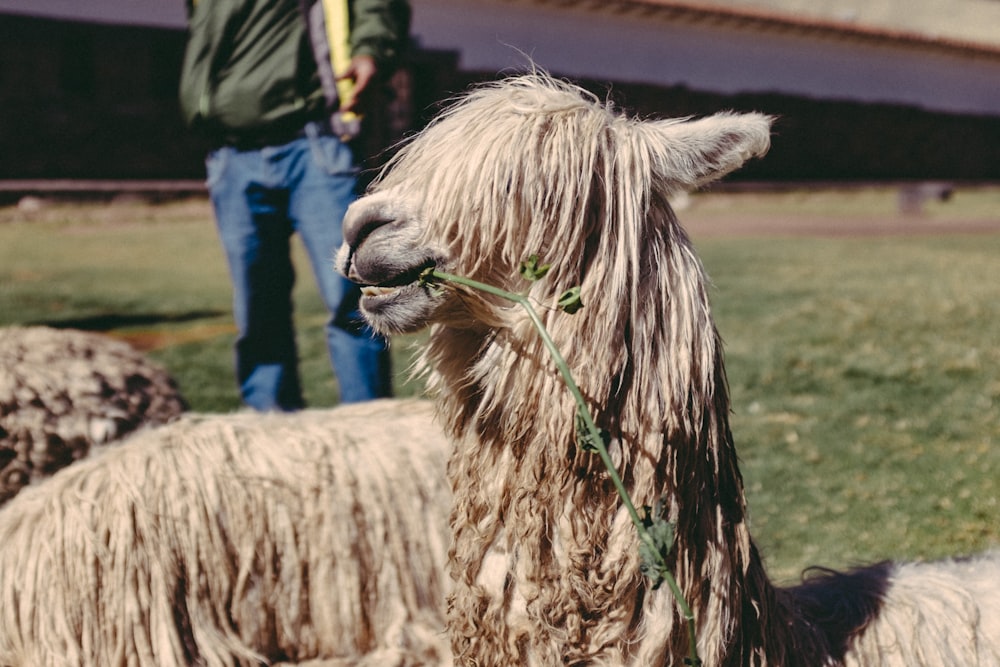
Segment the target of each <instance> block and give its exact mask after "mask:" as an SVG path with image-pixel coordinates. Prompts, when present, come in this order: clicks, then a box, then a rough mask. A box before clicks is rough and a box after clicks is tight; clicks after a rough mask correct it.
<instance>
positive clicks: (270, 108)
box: [180, 0, 410, 411]
mask: <svg viewBox="0 0 1000 667" xmlns="http://www.w3.org/2000/svg"><path fill="white" fill-rule="evenodd" d="M336 2H341V3H343V2H346V3H348V4H347V6H348V7H349V11H350V35H349V37H350V40H349V43H350V60H349V63H346V64H345V65H340V70H341V72H342V74H341V76H340V77H339V78H340V79H350V80H353V83H354V90H353V95H343V97H344V98H345V99H339V96H338V93H337V90H336V86H335V85H334V84H333V81H334V74H333V69H332V66H331V63H330V58H329V49H330V45H329V44H328V43H327V41H326V39H325V37H326V36H328V35H330V36H333V37H336V35H332V34H331V33H333V32H335V31H336V29H337V27H338V25H341V24H343V23H344V22H346V21H340V22H339V23H338V21H337V17H333V18H331V17H330V16H329V14H327V15H326V18H324V12H323V9H324V6H326V8H327V10H329V5H330V4H335V3H336ZM186 3H187V10H188V19H189V21H188V22H189V28H190V30H189V36H188V43H187V49H186V52H185V55H184V63H183V67H182V75H181V85H180V99H181V108H182V111H183V113H184V116H185V120H186V121H187V122H188V124H189V125H190V126H191V127H193V128H195V129H196V130H198V131H200V132H203V133H207V135H208V136H209V137H210V139H211V140H212V141H213V145H214V149H213V150H212V151H211V152H210V153H209V155H208V158H207V159H206V171H207V185H208V189H209V193H210V196H211V200H212V205H213V207H214V209H215V218H216V224H217V227H218V232H219V237H220V239H221V241H222V245H223V247H224V249H225V253H226V258H227V262H228V265H229V272H230V277H231V279H232V284H233V311H234V317H235V320H236V326H237V330H238V337H237V341H236V376H237V382H238V384H239V387H240V393H241V396H242V399H243V402H244V403H245V404H246V405H249V406H250V407H252V408H255V409H257V410H262V411H263V410H285V411H290V410H297V409H299V408H302V407H303V406H304V400H303V397H302V387H301V382H300V379H299V371H298V352H297V348H296V343H295V331H294V325H293V319H292V310H293V304H292V286H293V284H294V281H295V272H294V268H293V266H292V261H291V256H290V245H289V241H290V237H291V235H292V234H293V233H295V232H298V234H299V236H300V237H301V239H302V241H303V244H304V245H305V248H306V250H307V252H308V255H309V259H310V262H311V264H312V268H313V273H314V274H315V277H316V281H317V283H318V285H319V290H320V293H321V295H322V297H323V300H324V302H325V303H326V306H327V308H328V309H329V311H330V320H329V321H328V323H327V325H326V340H327V346H328V348H329V352H330V360H331V362H332V365H333V369H334V371H335V373H336V376H337V380H338V383H339V385H340V397H341V400H342V401H345V402H350V401H361V400H367V399H371V398H377V397H380V396H387V395H389V394H390V392H391V378H390V370H389V355H388V349H387V342H386V340H385V339H383V338H380V337H377V336H375V335H374V334H373V333H372V332H371V330H370V329H368V327H367V326H366V325H364V323H363V321H362V320H361V318H360V316H359V314H358V312H357V305H358V300H359V288H358V287H357V286H356V285H354V284H352V283H350V282H349V281H347V280H346V279H345V278H343V277H342V276H340V275H339V274H337V272H336V271H334V270H333V266H332V261H333V257H334V253H335V252H336V249H337V248H338V247H339V246H340V243H341V221H342V218H343V215H344V212H345V211H346V209H347V206H348V205H349V204H350V203H351V201H353V200H354V198H355V197H356V195H357V192H356V190H357V188H358V172H359V168H358V162H357V160H356V159H355V155H354V154H353V150H352V146H351V144H350V138H351V135H353V134H356V130H357V127H356V123H355V122H348V123H344V122H340V121H342V120H344V119H345V118H348V116H349V114H346V113H345V112H353V111H359V112H363V110H364V109H363V106H364V100H365V97H366V93H368V92H370V91H371V89H372V88H373V87H374V85H375V82H376V81H377V80H378V79H379V78H380V77H382V76H384V75H385V74H387V72H388V70H389V68H390V67H391V66H392V64H393V62H394V60H395V58H396V57H397V55H398V53H399V49H400V48H401V46H402V44H403V42H404V40H405V38H406V35H407V31H408V28H409V16H410V10H409V5H408V4H407V3H406V2H405V0H333V2H331V0H186ZM341 9H343V7H342V8H341ZM344 18H345V19H346V12H345V16H344ZM344 50H345V51H346V50H347V49H344ZM335 52H336V49H335ZM338 64H339V63H338ZM345 67H346V69H345Z"/></svg>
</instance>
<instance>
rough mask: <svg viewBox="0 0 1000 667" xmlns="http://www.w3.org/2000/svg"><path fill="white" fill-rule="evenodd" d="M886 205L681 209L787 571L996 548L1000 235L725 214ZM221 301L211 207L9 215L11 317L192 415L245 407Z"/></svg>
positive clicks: (319, 363)
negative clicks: (147, 364) (867, 229)
mask: <svg viewBox="0 0 1000 667" xmlns="http://www.w3.org/2000/svg"><path fill="white" fill-rule="evenodd" d="M893 202H894V199H893V195H892V193H891V192H883V191H870V192H869V191H865V192H862V193H859V194H857V195H844V194H843V193H841V194H840V195H838V196H833V195H830V194H829V193H817V194H808V193H791V194H783V195H707V196H699V197H696V198H695V200H694V204H693V205H692V207H691V209H690V210H688V211H684V212H682V213H681V218H682V219H684V220H688V221H690V224H689V228H690V229H691V231H692V235H693V236H694V238H695V241H696V244H697V246H698V249H699V251H700V253H701V255H702V257H703V258H704V261H705V263H706V265H707V267H708V270H709V272H710V274H711V275H712V277H713V280H714V283H715V286H714V288H713V301H714V305H715V314H716V318H717V321H718V325H719V329H720V331H721V332H722V335H723V337H724V339H725V341H726V350H727V354H728V357H727V358H728V370H729V379H730V385H731V389H732V395H733V408H734V415H733V430H734V433H735V436H736V440H737V446H738V447H739V449H740V453H741V457H742V464H743V470H744V475H745V478H746V483H747V489H748V495H749V503H750V508H751V517H752V526H753V531H754V534H755V535H756V537H757V538H758V540H759V542H760V544H761V546H762V548H763V550H764V552H765V555H766V556H767V558H768V561H769V563H770V565H771V568H772V572H773V574H774V575H775V576H776V577H777V578H779V579H786V580H787V579H790V578H792V577H794V576H796V574H797V573H798V572H799V571H800V570H801V569H802V568H803V567H806V566H808V565H811V564H824V565H830V566H835V567H842V566H847V565H850V564H852V563H857V562H864V561H870V560H874V559H881V558H887V557H900V556H905V557H936V556H942V555H946V554H961V553H968V552H972V551H977V550H981V549H983V548H987V547H989V546H991V545H998V544H1000V232H991V233H978V234H948V233H935V234H926V233H922V234H916V235H913V234H909V235H904V234H892V235H860V236H857V235H856V236H844V235H842V234H830V235H820V236H796V235H794V234H778V235H774V234H773V233H772V234H771V235H770V236H767V237H765V236H762V235H754V234H753V230H752V229H748V228H746V227H741V228H739V229H740V233H739V235H738V236H733V235H727V234H725V233H719V231H718V220H719V219H720V217H725V218H727V219H732V220H733V225H734V226H735V227H739V224H740V218H741V216H751V217H752V216H757V217H760V216H779V217H783V218H785V219H787V221H788V222H789V224H790V227H789V228H790V229H792V230H794V226H795V224H796V221H797V220H801V221H803V224H805V222H806V221H810V224H811V223H814V222H815V220H816V219H817V218H826V219H828V220H831V221H834V222H833V223H831V224H833V225H835V224H836V221H838V220H841V219H843V220H847V219H850V220H852V221H854V223H857V222H858V221H859V220H861V221H862V222H863V221H864V220H865V219H866V218H867V217H871V218H872V219H873V220H874V219H876V218H880V216H881V218H884V217H887V216H888V217H892V216H893V215H894V214H893V206H894V204H893ZM998 216H1000V193H998V191H997V190H977V191H970V192H960V193H958V194H957V195H956V197H955V198H954V199H953V201H951V202H948V203H943V204H942V203H934V204H932V205H929V206H928V209H927V211H926V212H925V214H924V217H923V219H922V220H923V221H924V222H926V221H932V222H934V221H938V222H940V223H941V224H942V225H944V226H945V227H946V226H947V224H949V223H950V222H951V221H954V222H955V223H956V224H960V223H963V222H968V221H975V220H982V219H984V218H991V217H992V219H994V220H995V219H996V218H997V217H998ZM709 224H711V225H712V226H713V227H712V229H713V230H714V231H713V233H711V234H707V233H706V234H700V230H701V229H702V226H703V225H706V226H707V225H709ZM998 227H1000V226H998ZM297 255H298V256H297V266H298V267H299V282H298V286H297V288H296V289H297V293H296V301H297V321H298V329H299V341H300V356H301V358H302V368H303V378H304V383H305V386H306V394H307V400H308V401H309V403H310V404H311V405H314V406H326V405H332V404H334V403H335V402H336V400H337V389H336V384H335V382H334V380H333V378H332V374H331V372H330V370H329V366H328V362H327V359H326V355H325V350H324V347H323V342H322V333H321V327H322V323H323V321H324V315H323V311H322V307H321V305H320V302H319V300H318V297H317V295H316V292H315V289H314V286H313V281H312V277H311V275H310V274H309V272H310V269H309V268H308V264H307V263H306V262H305V261H304V257H303V255H302V253H301V252H299V251H297ZM229 298H230V294H229V285H228V280H227V277H226V272H225V266H224V260H223V257H222V253H221V250H220V248H219V245H218V242H217V240H216V237H215V230H214V227H213V223H212V219H211V214H210V210H209V208H208V206H207V204H206V203H205V202H204V201H201V200H191V201H184V202H175V203H171V204H164V205H158V206H149V205H142V204H139V203H121V204H112V205H100V204H86V205H82V204H81V205H69V204H63V205H52V206H48V207H45V208H43V209H42V210H41V211H38V212H36V213H32V214H26V213H23V212H21V211H18V210H17V209H15V208H5V209H0V326H9V325H15V324H48V325H53V326H75V327H78V328H86V329H95V330H100V331H106V332H107V333H109V334H111V335H113V336H116V337H120V338H124V339H126V340H128V341H130V342H132V343H133V344H134V345H136V346H137V347H139V348H141V349H143V350H146V351H147V352H148V354H149V355H150V356H152V357H153V358H155V359H157V360H158V361H160V362H161V363H162V364H164V365H165V366H166V367H167V368H168V369H169V370H170V371H171V373H172V374H173V375H174V377H176V378H177V379H178V381H179V383H180V386H181V390H182V391H183V393H184V395H185V396H186V397H187V398H188V400H189V401H190V402H191V404H192V406H193V408H194V409H196V410H200V411H227V410H232V409H235V408H236V407H238V401H237V397H236V392H235V387H234V386H233V380H232V370H231V368H232V359H231V346H232V338H233V329H232V325H231V320H230V314H229ZM415 341H417V342H418V341H419V337H417V338H415V339H414V338H409V339H400V340H396V341H394V355H395V361H396V367H397V370H398V371H399V377H398V381H397V391H398V393H400V394H402V395H408V394H416V393H419V391H420V389H419V387H418V386H417V385H415V384H413V383H409V382H406V381H405V370H406V366H407V365H408V363H409V359H410V355H411V348H412V346H413V345H414V344H415Z"/></svg>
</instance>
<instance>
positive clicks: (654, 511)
mask: <svg viewBox="0 0 1000 667" xmlns="http://www.w3.org/2000/svg"><path fill="white" fill-rule="evenodd" d="M642 509H643V512H644V514H645V516H643V517H642V525H643V527H644V528H645V529H646V533H647V534H648V535H649V537H650V541H651V542H652V544H650V543H649V542H646V541H645V540H640V541H639V558H640V560H641V564H640V565H639V569H640V570H641V571H642V573H643V574H644V575H646V576H647V577H649V578H650V579H652V581H653V590H656V589H657V588H659V587H660V584H662V583H663V581H664V579H665V575H664V567H665V563H666V558H667V554H668V553H670V549H671V548H672V547H673V544H674V524H672V523H670V522H669V521H667V518H666V508H665V507H664V503H663V501H662V500H657V501H656V503H654V505H653V506H652V507H650V506H649V505H644V506H643V508H642Z"/></svg>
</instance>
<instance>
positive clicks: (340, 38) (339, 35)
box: [321, 0, 354, 120]
mask: <svg viewBox="0 0 1000 667" xmlns="http://www.w3.org/2000/svg"><path fill="white" fill-rule="evenodd" d="M321 1H322V3H323V23H324V25H326V41H327V42H328V43H329V44H330V64H331V65H333V73H334V75H335V76H338V77H339V76H340V75H341V74H343V73H344V72H346V71H347V68H348V67H350V64H351V14H350V8H349V7H348V4H347V3H348V0H321ZM337 95H338V96H339V97H340V101H341V103H344V102H346V101H347V100H349V99H351V97H353V95H354V81H352V80H351V79H338V80H337ZM353 117H354V114H353V113H352V112H347V113H345V114H344V119H345V120H348V119H349V118H353Z"/></svg>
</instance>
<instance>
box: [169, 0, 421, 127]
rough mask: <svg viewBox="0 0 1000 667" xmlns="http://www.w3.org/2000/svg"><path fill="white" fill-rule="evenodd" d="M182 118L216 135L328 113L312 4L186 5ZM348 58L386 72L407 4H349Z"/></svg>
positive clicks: (219, 0)
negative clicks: (311, 25) (310, 24)
mask: <svg viewBox="0 0 1000 667" xmlns="http://www.w3.org/2000/svg"><path fill="white" fill-rule="evenodd" d="M185 1H186V4H187V10H188V26H189V34H188V42H187V47H186V49H185V53H184V61H183V65H182V68H181V83H180V102H181V110H182V113H183V116H184V120H185V121H186V122H187V123H188V124H189V125H191V126H192V127H201V128H204V129H206V130H209V131H214V132H221V133H225V132H240V131H247V130H255V129H259V128H267V127H284V126H287V127H295V126H298V127H301V125H302V124H304V123H305V122H306V121H308V120H314V119H317V118H320V117H322V116H323V114H324V112H325V111H328V109H327V106H328V100H326V99H325V98H324V94H323V89H322V86H321V83H320V76H319V73H318V71H317V65H316V57H315V56H314V53H313V47H312V44H311V42H310V38H309V31H308V30H307V28H306V17H305V16H304V13H306V12H307V9H308V7H309V6H311V5H312V4H313V3H314V1H315V0H185ZM349 2H350V14H351V35H350V43H351V55H352V56H356V55H370V56H372V57H373V58H375V60H376V62H377V63H378V64H379V70H380V71H385V70H387V69H388V68H390V67H391V66H392V64H393V62H394V61H395V59H396V58H397V56H398V55H399V51H400V49H401V48H402V46H403V45H404V43H405V39H406V36H407V31H408V29H409V18H410V8H409V5H408V3H407V2H406V0H349Z"/></svg>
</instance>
